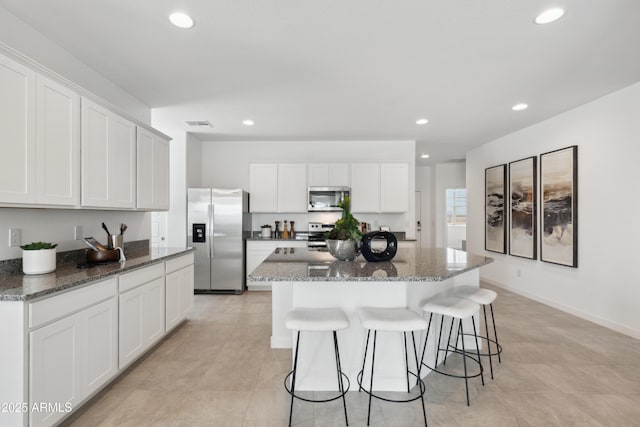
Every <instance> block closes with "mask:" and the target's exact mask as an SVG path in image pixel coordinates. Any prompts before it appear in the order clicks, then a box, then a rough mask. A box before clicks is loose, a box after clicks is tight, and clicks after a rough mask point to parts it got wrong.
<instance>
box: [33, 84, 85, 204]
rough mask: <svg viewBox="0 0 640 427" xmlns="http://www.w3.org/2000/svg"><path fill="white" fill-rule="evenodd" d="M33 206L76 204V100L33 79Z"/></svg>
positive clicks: (54, 86)
mask: <svg viewBox="0 0 640 427" xmlns="http://www.w3.org/2000/svg"><path fill="white" fill-rule="evenodd" d="M36 98H37V102H36V202H37V203H42V204H51V205H64V206H75V205H79V204H80V96H79V95H78V94H77V93H76V92H74V91H73V90H71V89H69V88H67V87H65V86H63V85H61V84H58V83H56V82H54V81H52V80H50V79H48V78H46V77H44V76H41V75H38V76H37V77H36Z"/></svg>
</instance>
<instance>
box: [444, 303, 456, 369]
mask: <svg viewBox="0 0 640 427" xmlns="http://www.w3.org/2000/svg"><path fill="white" fill-rule="evenodd" d="M442 319H443V320H442V321H443V322H444V315H442ZM454 323H455V322H454V321H453V318H451V327H450V328H449V337H448V338H447V345H446V347H445V350H444V362H443V363H442V364H443V365H446V364H447V356H449V346H450V345H451V333H452V332H453V324H454ZM456 335H457V333H456ZM456 341H457V340H456ZM456 348H458V343H457V342H456Z"/></svg>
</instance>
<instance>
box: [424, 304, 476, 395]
mask: <svg viewBox="0 0 640 427" xmlns="http://www.w3.org/2000/svg"><path fill="white" fill-rule="evenodd" d="M422 310H423V311H424V312H427V313H430V315H429V325H428V326H427V334H426V337H425V340H424V347H423V349H422V357H421V359H420V361H421V365H424V366H426V367H427V368H429V369H430V370H432V371H434V372H437V373H439V374H442V375H446V376H449V377H455V378H464V385H465V388H466V392H467V406H469V378H475V377H478V376H479V377H481V378H482V385H484V374H483V368H482V361H481V360H480V348H479V345H478V335H477V333H476V322H475V319H474V317H473V315H474V314H475V313H476V312H477V311H478V310H480V306H479V305H478V304H475V303H473V302H471V301H468V300H465V299H462V298H457V297H452V296H436V297H434V298H432V299H430V300H428V301H427V302H426V304H425V305H424V306H423V307H422ZM434 314H435V315H440V316H441V318H440V332H439V334H438V345H437V347H436V360H435V364H434V366H433V367H431V366H429V365H427V364H426V363H425V362H424V356H425V352H426V349H427V342H428V340H429V331H430V329H431V321H432V320H433V315H434ZM445 316H447V317H450V318H451V327H450V328H449V337H448V338H447V342H446V345H445V346H444V347H440V342H441V339H442V327H443V325H444V318H445ZM468 318H471V322H472V324H473V335H474V337H475V341H476V355H477V357H478V358H477V359H476V358H474V357H473V355H471V354H470V353H469V352H467V351H466V349H465V345H464V336H465V335H470V334H465V333H464V329H463V326H462V321H463V320H464V319H468ZM455 323H457V326H456V338H455V344H453V345H452V344H451V334H452V331H453V327H454V324H455ZM458 341H460V342H461V344H462V351H460V350H459V349H458V344H457V343H458ZM450 349H451V350H450ZM449 351H451V352H453V353H459V354H462V363H463V366H464V375H457V374H452V373H448V372H444V371H441V370H439V369H438V358H439V355H440V353H441V352H444V353H445V354H444V359H443V364H446V360H447V356H448V354H449ZM467 359H470V360H471V361H473V362H475V363H477V364H478V366H479V368H480V369H479V372H478V373H469V372H468V370H467Z"/></svg>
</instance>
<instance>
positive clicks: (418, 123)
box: [416, 119, 429, 125]
mask: <svg viewBox="0 0 640 427" xmlns="http://www.w3.org/2000/svg"><path fill="white" fill-rule="evenodd" d="M427 123H429V120H427V119H418V120H416V124H417V125H426V124H427Z"/></svg>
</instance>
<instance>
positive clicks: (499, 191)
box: [484, 164, 507, 254]
mask: <svg viewBox="0 0 640 427" xmlns="http://www.w3.org/2000/svg"><path fill="white" fill-rule="evenodd" d="M506 190H507V165H506V164H503V165H499V166H493V167H490V168H487V169H485V170H484V194H485V198H484V201H485V204H484V248H485V249H486V250H488V251H492V252H498V253H501V254H505V253H507V206H506V204H505V195H506Z"/></svg>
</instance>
